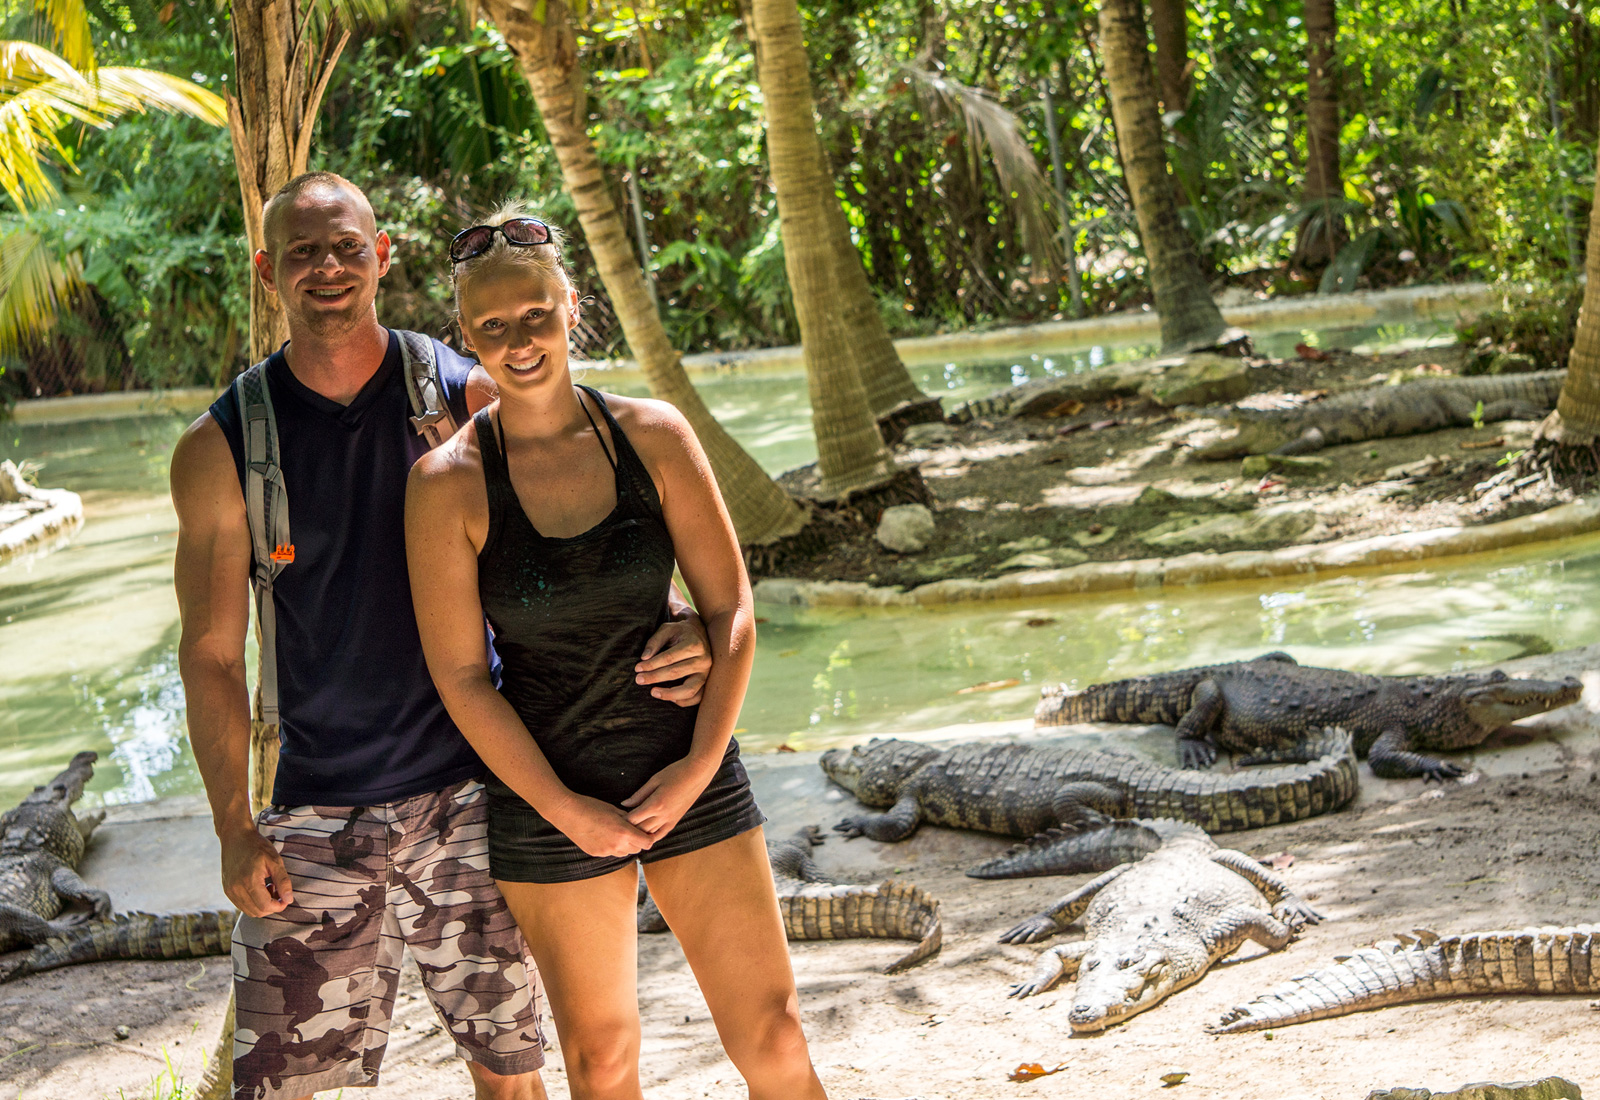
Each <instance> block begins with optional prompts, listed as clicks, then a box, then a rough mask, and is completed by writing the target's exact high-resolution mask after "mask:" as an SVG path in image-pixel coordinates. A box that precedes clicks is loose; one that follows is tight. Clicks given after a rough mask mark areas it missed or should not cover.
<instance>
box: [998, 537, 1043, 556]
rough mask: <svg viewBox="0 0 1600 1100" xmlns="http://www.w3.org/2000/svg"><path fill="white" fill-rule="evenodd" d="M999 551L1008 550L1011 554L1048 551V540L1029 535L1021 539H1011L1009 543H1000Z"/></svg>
mask: <svg viewBox="0 0 1600 1100" xmlns="http://www.w3.org/2000/svg"><path fill="white" fill-rule="evenodd" d="M1000 549H1001V550H1009V551H1011V552H1012V553H1013V554H1027V553H1031V552H1032V551H1035V550H1048V549H1050V540H1049V539H1047V538H1045V537H1044V536H1043V535H1029V536H1028V537H1027V538H1023V539H1013V540H1012V541H1011V542H1002V543H1001V544H1000Z"/></svg>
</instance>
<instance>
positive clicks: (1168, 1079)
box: [1161, 1070, 1189, 1089]
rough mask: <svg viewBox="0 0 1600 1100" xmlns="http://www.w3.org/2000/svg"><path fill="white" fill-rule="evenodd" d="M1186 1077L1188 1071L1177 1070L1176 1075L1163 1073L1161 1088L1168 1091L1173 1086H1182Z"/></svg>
mask: <svg viewBox="0 0 1600 1100" xmlns="http://www.w3.org/2000/svg"><path fill="white" fill-rule="evenodd" d="M1187 1076H1189V1072H1188V1070H1179V1071H1178V1072H1177V1073H1163V1074H1162V1075H1161V1087H1162V1088H1164V1089H1170V1088H1171V1087H1172V1086H1173V1085H1181V1084H1183V1079H1184V1078H1185V1077H1187Z"/></svg>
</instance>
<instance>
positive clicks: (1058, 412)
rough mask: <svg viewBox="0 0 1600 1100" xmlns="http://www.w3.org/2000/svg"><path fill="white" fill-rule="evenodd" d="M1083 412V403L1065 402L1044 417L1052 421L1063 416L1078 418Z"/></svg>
mask: <svg viewBox="0 0 1600 1100" xmlns="http://www.w3.org/2000/svg"><path fill="white" fill-rule="evenodd" d="M1082 411H1083V402H1082V401H1063V402H1061V404H1059V405H1057V406H1056V407H1055V408H1053V409H1051V410H1050V411H1049V412H1047V413H1045V414H1044V415H1045V416H1046V417H1049V418H1051V419H1056V418H1059V417H1063V416H1077V415H1078V414H1079V413H1081V412H1082Z"/></svg>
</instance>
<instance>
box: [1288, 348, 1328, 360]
mask: <svg viewBox="0 0 1600 1100" xmlns="http://www.w3.org/2000/svg"><path fill="white" fill-rule="evenodd" d="M1294 353H1295V354H1296V355H1298V356H1299V357H1300V358H1302V359H1309V360H1310V361H1311V362H1313V363H1325V362H1327V361H1328V353H1327V352H1325V351H1323V350H1322V349H1321V348H1314V347H1312V346H1311V345H1310V344H1296V345H1295V346H1294Z"/></svg>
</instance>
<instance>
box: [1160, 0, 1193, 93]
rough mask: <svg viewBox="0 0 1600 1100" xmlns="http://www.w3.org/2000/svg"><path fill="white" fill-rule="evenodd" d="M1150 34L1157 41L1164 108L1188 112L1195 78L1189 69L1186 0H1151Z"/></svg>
mask: <svg viewBox="0 0 1600 1100" xmlns="http://www.w3.org/2000/svg"><path fill="white" fill-rule="evenodd" d="M1150 34H1151V37H1153V38H1154V39H1155V42H1156V77H1157V79H1158V80H1159V81H1160V84H1161V110H1162V112H1163V113H1165V112H1168V111H1187V110H1188V109H1189V91H1190V89H1191V88H1192V87H1193V81H1192V80H1191V72H1192V71H1191V70H1190V68H1189V11H1188V7H1187V5H1186V4H1185V3H1184V0H1150Z"/></svg>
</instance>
